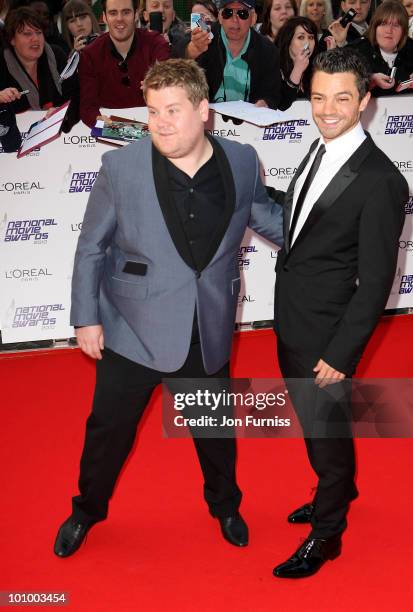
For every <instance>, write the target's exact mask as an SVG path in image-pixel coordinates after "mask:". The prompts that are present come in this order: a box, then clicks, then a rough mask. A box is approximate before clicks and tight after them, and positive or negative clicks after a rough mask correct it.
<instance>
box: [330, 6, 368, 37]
mask: <svg viewBox="0 0 413 612" xmlns="http://www.w3.org/2000/svg"><path fill="white" fill-rule="evenodd" d="M370 4H371V0H343V1H342V2H341V10H342V12H343V14H342V15H341V17H340V18H339V19H337V20H336V21H333V22H332V23H330V25H329V27H328V29H329V32H330V33H331V34H332V35H333V37H334V40H335V42H336V45H337V47H344V46H345V45H346V44H348V43H351V42H354V41H355V40H359V39H360V38H361V37H362V36H364V35H365V33H366V32H367V28H368V23H367V17H368V14H369V11H370ZM350 10H352V11H355V16H354V18H353V19H350V20H349V21H348V23H347V24H346V25H343V24H342V23H341V19H342V17H343V16H344V15H347V14H348V12H349V11H350ZM328 35H329V34H327V36H328Z"/></svg>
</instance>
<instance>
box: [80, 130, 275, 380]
mask: <svg viewBox="0 0 413 612" xmlns="http://www.w3.org/2000/svg"><path fill="white" fill-rule="evenodd" d="M217 143H218V145H220V146H221V147H222V149H223V151H224V160H225V161H226V160H228V162H229V167H230V169H231V172H229V173H228V174H229V176H230V180H231V182H232V185H231V189H228V185H226V186H225V187H226V191H227V193H231V194H232V196H231V197H232V198H233V199H235V201H234V202H233V214H232V216H231V217H230V219H229V223H228V226H227V229H226V231H225V233H224V235H223V238H222V240H221V242H220V244H219V246H218V248H217V250H216V252H215V254H214V256H213V257H212V259H211V260H210V261H209V263H208V264H207V265H206V267H205V268H204V269H203V270H202V272H201V274H200V275H199V274H198V275H197V273H196V271H195V270H194V269H193V268H191V267H190V266H189V265H188V264H187V263H185V261H184V259H183V258H182V256H181V255H180V253H179V252H178V250H177V248H176V246H175V244H174V241H173V237H172V236H171V233H170V231H169V229H170V228H169V227H168V224H167V222H166V221H167V217H166V216H165V215H164V214H163V210H162V208H161V206H160V203H159V200H158V195H157V193H159V192H160V191H159V189H158V190H157V189H156V186H155V182H154V175H153V167H152V143H151V140H150V138H147V139H145V140H142V141H140V142H138V143H136V144H132V145H130V146H128V147H125V148H123V149H121V150H117V151H111V152H108V153H105V154H104V155H103V157H102V167H101V170H100V172H99V176H98V178H97V179H96V182H95V185H94V187H93V190H92V192H91V194H90V198H89V201H88V205H87V208H86V213H85V217H84V221H83V226H82V231H81V234H80V237H79V242H78V246H77V251H76V257H75V264H74V272H73V280H72V309H71V324H72V325H75V326H86V325H96V324H102V325H103V330H104V339H105V346H106V347H108V348H110V349H112V350H114V351H116V352H117V353H119V354H121V355H123V356H125V357H127V358H129V359H131V360H133V361H135V362H137V363H140V364H142V365H145V366H147V367H150V368H153V369H155V370H159V371H162V372H173V371H175V370H178V369H179V368H180V367H181V366H182V365H183V363H184V362H185V360H186V357H187V355H188V352H189V346H190V340H191V333H192V325H193V318H194V311H195V308H196V309H197V316H198V326H199V333H200V339H201V348H202V355H203V360H204V365H205V369H206V371H207V372H208V373H210V374H213V373H214V372H216V371H218V370H219V369H220V368H221V367H222V366H223V365H224V363H225V362H226V361H228V359H229V355H230V351H231V341H232V335H233V328H234V321H235V312H236V306H237V296H238V293H239V288H240V274H239V269H238V265H237V254H238V249H239V246H240V243H241V240H242V238H243V235H244V231H245V229H246V227H247V225H249V226H250V227H252V228H253V229H254V230H256V231H257V232H259V233H260V234H261V235H263V236H264V237H266V238H268V239H269V240H271V241H272V242H274V243H275V244H278V245H282V209H281V207H280V206H279V205H278V204H276V203H274V202H273V201H272V200H269V198H268V196H267V193H266V190H265V188H264V186H263V184H262V182H261V179H260V175H259V165H258V158H257V155H256V153H255V151H254V149H253V148H252V147H251V146H249V145H241V144H238V143H235V142H231V141H227V140H224V139H215V145H216V144H217ZM231 173H232V176H231ZM127 261H129V262H136V263H138V264H144V265H143V266H137V270H138V272H139V270H141V269H144V268H145V266H146V273H145V274H144V275H140V274H139V273H138V274H136V273H127V272H125V271H124V267H125V264H126V262H127ZM129 267H130V266H129Z"/></svg>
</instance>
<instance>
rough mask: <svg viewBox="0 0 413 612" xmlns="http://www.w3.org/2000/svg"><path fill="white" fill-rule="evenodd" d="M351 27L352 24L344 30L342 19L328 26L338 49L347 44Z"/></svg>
mask: <svg viewBox="0 0 413 612" xmlns="http://www.w3.org/2000/svg"><path fill="white" fill-rule="evenodd" d="M350 25H351V22H350V23H348V24H347V25H346V27H345V28H343V26H342V25H341V23H340V19H336V21H333V22H332V23H330V25H329V26H328V29H329V31H330V32H331V34H332V35H333V38H334V40H335V41H336V43H337V46H338V47H341V46H342V45H344V43H345V42H346V40H347V32H348V29H349V27H350Z"/></svg>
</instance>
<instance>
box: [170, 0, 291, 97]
mask: <svg viewBox="0 0 413 612" xmlns="http://www.w3.org/2000/svg"><path fill="white" fill-rule="evenodd" d="M256 19H257V16H256V13H255V0H240V1H239V2H234V1H233V0H222V2H221V5H220V10H219V15H218V21H219V23H218V24H212V27H211V31H212V35H213V37H212V38H211V36H210V34H211V32H208V31H205V30H203V29H201V28H200V27H198V28H195V29H194V30H192V32H191V34H190V36H189V35H188V36H186V37H184V38H183V39H182V40H181V41H179V42H178V44H177V45H175V46H174V48H173V54H174V55H175V56H176V57H181V58H189V59H196V61H197V62H198V64H199V65H200V66H201V67H202V68H203V69H204V70H205V73H206V77H207V81H208V86H209V100H210V101H211V102H229V101H234V100H243V101H245V102H252V103H254V104H256V105H257V106H263V107H267V106H268V107H270V108H277V107H278V102H279V96H280V65H279V55H278V49H277V48H276V46H275V45H273V44H272V43H271V42H270V41H269V40H268V39H267V38H265V37H264V36H261V34H259V33H258V32H257V31H256V30H255V29H254V25H255V23H256Z"/></svg>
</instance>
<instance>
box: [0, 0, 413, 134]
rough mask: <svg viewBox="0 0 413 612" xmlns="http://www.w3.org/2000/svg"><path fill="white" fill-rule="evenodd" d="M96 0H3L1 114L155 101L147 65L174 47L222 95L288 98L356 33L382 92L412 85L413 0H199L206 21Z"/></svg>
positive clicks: (281, 104) (158, 6) (264, 100)
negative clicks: (71, 65)
mask: <svg viewBox="0 0 413 612" xmlns="http://www.w3.org/2000/svg"><path fill="white" fill-rule="evenodd" d="M91 1H93V0H67V1H66V2H64V0H63V1H62V0H0V110H1V111H2V113H1V115H2V120H4V119H5V117H9V120H10V121H13V122H14V115H15V113H20V112H22V111H25V110H28V109H32V110H45V111H46V112H47V113H51V112H52V110H53V109H54V108H55V107H57V106H59V105H61V104H62V103H63V102H66V101H68V100H70V102H71V103H70V106H69V111H68V113H67V117H66V120H65V123H64V126H63V130H64V131H66V132H67V131H70V129H71V128H72V127H73V125H74V124H76V123H77V122H78V121H79V120H82V121H83V122H84V123H85V124H87V125H88V126H90V127H91V126H93V125H94V124H95V122H96V120H97V118H99V117H101V116H102V111H101V109H102V108H126V107H136V106H144V105H145V102H144V99H143V95H142V89H141V83H142V81H143V79H144V77H145V74H146V72H147V70H148V69H149V67H150V66H151V65H153V64H154V63H155V62H156V61H162V60H165V59H167V58H169V57H178V58H188V59H195V60H196V61H197V63H198V64H199V65H200V66H201V67H202V68H203V69H204V70H205V73H206V76H207V81H208V86H209V99H210V101H211V102H222V101H224V102H225V101H234V100H244V101H248V102H252V103H253V104H256V105H257V106H267V107H270V108H274V109H277V108H278V109H280V110H286V109H288V108H289V107H290V106H291V104H292V103H293V102H294V101H295V100H296V99H299V98H304V99H305V98H308V97H309V93H310V92H309V83H310V78H311V73H312V65H313V62H314V60H315V58H316V56H317V54H318V53H319V52H320V51H324V50H329V49H333V48H335V47H343V46H346V45H351V46H353V47H354V48H355V49H357V50H358V52H359V53H360V54H361V55H362V56H363V57H364V58H365V60H366V62H367V64H368V68H369V70H370V73H371V81H370V86H371V92H372V95H373V96H374V97H377V96H382V95H396V96H399V95H404V94H406V93H407V94H409V93H411V92H412V90H413V83H412V84H409V83H407V84H406V83H405V82H406V81H409V80H410V79H412V78H413V40H412V36H413V0H385V1H384V2H382V3H381V4H378V5H377V6H376V5H374V4H372V2H374V0H342V1H341V2H340V3H337V2H335V1H334V0H333V2H332V1H331V0H301V2H300V0H298V2H297V0H264V4H263V5H258V3H257V2H256V0H236V1H234V0H217V3H215V2H214V0H193V1H192V9H191V10H192V13H195V14H198V15H201V23H200V25H198V26H196V27H195V28H193V27H190V25H189V23H186V22H184V21H182V20H181V19H180V18H179V17H178V16H177V15H176V13H175V10H174V5H173V0H140V3H139V0H97V1H95V2H94V3H93V4H91ZM218 2H219V3H218ZM201 26H202V27H201ZM74 54H75V55H76V56H77V57H76V65H77V68H76V69H75V70H72V71H69V74H70V76H69V77H68V78H62V77H61V73H62V71H63V69H64V68H65V66H66V64H67V62H68V61H70V60H71V59H73V55H74ZM77 62H78V64H77ZM401 83H403V85H401ZM3 123H4V121H3Z"/></svg>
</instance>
